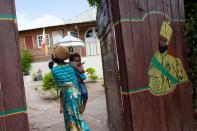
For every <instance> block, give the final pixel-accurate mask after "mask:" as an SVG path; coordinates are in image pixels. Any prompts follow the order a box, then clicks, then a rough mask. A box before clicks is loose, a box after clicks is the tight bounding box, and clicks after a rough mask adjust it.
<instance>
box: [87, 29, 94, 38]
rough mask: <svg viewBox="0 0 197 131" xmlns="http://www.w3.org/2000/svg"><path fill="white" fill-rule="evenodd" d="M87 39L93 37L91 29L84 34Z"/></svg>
mask: <svg viewBox="0 0 197 131" xmlns="http://www.w3.org/2000/svg"><path fill="white" fill-rule="evenodd" d="M89 37H93V31H92V29H90V30H89V31H88V32H87V33H86V38H89Z"/></svg>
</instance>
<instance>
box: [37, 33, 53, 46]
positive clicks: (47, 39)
mask: <svg viewBox="0 0 197 131" xmlns="http://www.w3.org/2000/svg"><path fill="white" fill-rule="evenodd" d="M45 35H46V41H47V42H48V43H47V46H48V47H49V46H50V35H49V34H45ZM39 37H42V38H43V35H37V46H38V48H42V40H41V44H40V43H39ZM42 38H41V39H42Z"/></svg>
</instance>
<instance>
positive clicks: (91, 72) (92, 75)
mask: <svg viewBox="0 0 197 131" xmlns="http://www.w3.org/2000/svg"><path fill="white" fill-rule="evenodd" d="M85 71H86V72H87V74H88V77H89V78H90V79H92V80H93V81H94V82H96V80H97V79H98V76H97V75H96V74H95V73H96V69H94V68H87V69H86V70H85Z"/></svg>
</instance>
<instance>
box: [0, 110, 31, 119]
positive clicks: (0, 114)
mask: <svg viewBox="0 0 197 131" xmlns="http://www.w3.org/2000/svg"><path fill="white" fill-rule="evenodd" d="M26 111H27V108H18V109H13V110H8V111H4V112H0V117H3V116H7V115H12V114H16V113H22V112H26Z"/></svg>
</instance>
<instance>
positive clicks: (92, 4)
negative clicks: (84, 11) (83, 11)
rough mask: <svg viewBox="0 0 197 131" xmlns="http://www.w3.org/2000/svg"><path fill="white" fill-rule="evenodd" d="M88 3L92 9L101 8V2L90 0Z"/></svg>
mask: <svg viewBox="0 0 197 131" xmlns="http://www.w3.org/2000/svg"><path fill="white" fill-rule="evenodd" d="M88 3H89V5H90V6H91V7H97V8H99V7H100V3H101V0H88Z"/></svg>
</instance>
